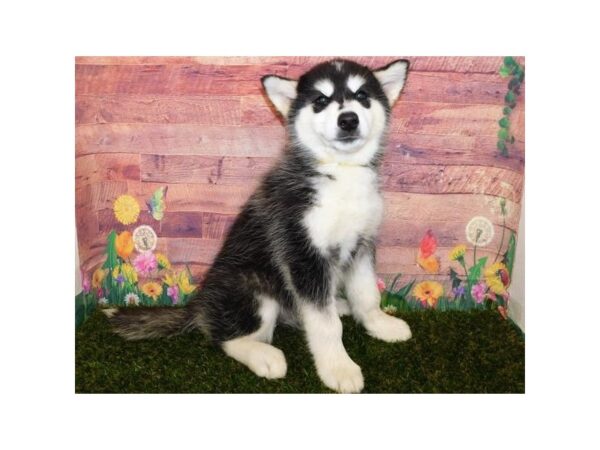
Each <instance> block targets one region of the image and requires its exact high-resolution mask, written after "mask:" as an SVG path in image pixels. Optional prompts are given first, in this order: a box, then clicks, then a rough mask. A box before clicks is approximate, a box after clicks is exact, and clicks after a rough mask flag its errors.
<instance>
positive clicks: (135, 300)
mask: <svg viewBox="0 0 600 450" xmlns="http://www.w3.org/2000/svg"><path fill="white" fill-rule="evenodd" d="M124 300H125V304H126V305H136V306H138V305H139V304H140V297H138V295H137V294H135V293H133V292H130V293H129V294H127V295H126V296H125V298H124Z"/></svg>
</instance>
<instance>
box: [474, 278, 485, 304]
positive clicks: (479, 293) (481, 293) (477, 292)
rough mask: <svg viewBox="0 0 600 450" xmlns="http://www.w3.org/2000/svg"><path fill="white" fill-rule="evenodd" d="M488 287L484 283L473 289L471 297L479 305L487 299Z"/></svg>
mask: <svg viewBox="0 0 600 450" xmlns="http://www.w3.org/2000/svg"><path fill="white" fill-rule="evenodd" d="M485 290H486V286H485V283H484V282H479V283H477V284H476V285H475V286H473V287H472V288H471V295H472V296H473V298H474V299H475V301H476V302H477V303H481V302H483V299H484V298H485Z"/></svg>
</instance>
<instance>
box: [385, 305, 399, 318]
mask: <svg viewBox="0 0 600 450" xmlns="http://www.w3.org/2000/svg"><path fill="white" fill-rule="evenodd" d="M382 310H383V312H384V313H386V314H389V315H390V316H393V315H395V314H396V313H397V312H398V308H396V307H395V306H394V305H387V306H384V307H383V309H382Z"/></svg>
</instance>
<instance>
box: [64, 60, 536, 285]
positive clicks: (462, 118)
mask: <svg viewBox="0 0 600 450" xmlns="http://www.w3.org/2000/svg"><path fill="white" fill-rule="evenodd" d="M397 58H398V57H359V58H353V59H356V60H358V61H359V62H362V63H363V64H367V65H370V66H371V67H378V66H383V65H385V64H387V63H389V62H390V61H392V60H394V59H397ZM327 59H329V58H328V57H158V58H149V57H131V58H129V57H127V58H125V57H85V56H81V57H77V58H76V68H75V75H76V104H75V120H76V173H75V176H76V192H75V206H76V223H77V230H78V240H79V252H80V257H81V264H82V267H83V268H84V269H85V270H88V271H89V270H92V269H93V268H94V267H95V266H96V265H98V264H100V263H101V262H102V259H103V252H104V247H105V245H106V234H107V233H108V232H109V231H110V230H112V229H115V230H117V231H122V230H123V229H130V228H131V227H125V226H123V225H121V224H120V223H118V222H117V221H116V219H115V218H114V215H113V212H112V204H113V202H114V200H115V199H116V198H117V197H118V196H119V195H121V194H125V193H128V194H130V195H133V196H134V197H135V198H136V199H137V200H138V202H139V203H140V206H141V207H142V212H141V214H140V218H139V220H138V222H137V223H136V225H139V224H148V225H151V226H152V227H153V228H154V229H155V230H156V231H157V233H158V235H159V244H158V245H159V247H158V248H159V250H160V251H162V252H165V253H166V254H167V255H168V256H169V258H170V259H171V261H172V262H173V263H174V264H175V265H176V266H177V267H183V265H188V266H189V267H190V270H192V273H194V274H195V275H196V276H201V275H202V274H203V273H205V271H206V270H207V268H208V267H209V265H210V263H211V261H212V259H213V258H214V256H215V255H216V253H217V252H218V250H219V248H220V245H221V242H222V239H223V237H224V235H225V234H226V233H227V231H228V229H229V228H230V227H231V225H232V223H233V221H234V220H235V217H236V214H237V213H238V212H239V210H240V208H241V207H242V205H243V204H244V202H245V201H246V200H247V198H248V197H249V196H250V195H251V194H252V192H253V190H254V188H255V186H256V185H257V184H258V182H259V180H260V177H261V176H262V174H264V173H265V172H266V171H267V170H268V169H269V167H271V166H272V165H273V164H274V163H275V161H276V159H277V158H278V157H279V156H280V155H281V152H282V148H283V145H284V142H285V129H284V127H283V123H282V119H281V117H279V116H278V115H277V114H276V113H275V111H274V110H273V108H272V106H271V105H270V104H269V102H268V100H267V99H266V97H265V95H264V93H263V92H262V88H261V84H260V77H261V76H263V75H265V74H268V73H273V74H277V75H281V76H287V77H297V76H299V75H300V74H301V73H303V72H304V71H305V70H307V69H308V68H309V67H310V66H312V65H313V64H315V63H318V62H321V61H324V60H327ZM408 59H409V60H410V61H411V71H410V73H409V76H408V80H407V83H406V86H405V89H404V91H403V93H402V96H401V98H400V102H399V103H398V104H397V105H396V106H395V107H394V109H393V116H392V120H391V129H390V133H389V138H388V143H387V148H386V153H385V157H384V162H383V166H382V189H383V191H384V200H385V208H386V216H385V220H384V222H383V224H382V227H381V231H380V235H379V237H378V265H377V268H378V271H379V272H380V273H382V274H395V273H398V272H402V273H403V274H404V275H403V277H402V279H403V280H404V279H406V280H408V278H407V277H412V278H415V279H417V280H422V279H435V280H438V281H440V282H443V283H444V284H445V285H446V286H447V285H448V280H447V271H448V269H449V268H450V267H454V268H455V269H456V270H458V269H459V267H456V263H451V262H450V261H449V260H448V258H447V255H448V252H449V250H450V249H451V248H452V247H453V246H454V245H456V244H459V243H467V242H466V241H465V236H464V234H465V226H466V223H467V222H468V221H469V220H470V218H471V217H473V216H475V215H483V216H486V217H488V218H489V219H490V220H491V221H492V223H494V225H495V231H496V234H495V236H494V239H493V240H492V242H491V243H490V244H489V246H488V247H486V248H485V249H479V250H478V254H479V255H481V256H488V257H489V258H491V259H493V258H494V257H495V255H496V253H497V249H498V246H499V245H500V240H501V236H500V232H501V229H502V225H503V219H502V216H501V215H500V206H499V200H500V198H506V200H507V203H506V204H507V206H506V207H507V211H508V215H507V217H506V219H505V220H506V230H507V231H516V230H517V229H518V222H519V214H520V203H521V197H522V193H523V170H524V162H525V145H524V140H525V128H524V121H525V114H524V98H525V86H523V88H522V95H521V97H520V98H519V101H518V103H517V106H516V108H515V109H514V111H513V113H512V115H511V133H512V134H513V135H514V136H515V139H516V141H515V143H514V144H513V145H511V146H510V147H509V157H508V158H505V157H501V156H499V155H498V152H497V150H496V141H497V137H496V135H497V132H498V120H499V119H500V118H501V117H502V108H503V106H504V102H503V98H504V95H505V93H506V90H507V88H506V85H507V83H508V80H507V79H502V78H501V77H500V76H499V75H498V74H497V71H498V68H499V67H500V65H501V64H502V58H501V57H484V58H481V57H408ZM518 60H519V61H520V62H521V63H523V62H524V61H523V59H522V58H518ZM161 186H168V187H169V189H168V194H167V212H166V214H165V218H164V219H163V221H161V222H157V221H156V220H154V219H153V218H152V217H151V215H150V213H149V212H148V211H147V210H146V209H147V208H146V206H145V202H146V201H147V200H148V199H149V198H150V196H151V195H152V193H153V192H154V190H156V189H157V188H159V187H161ZM428 229H432V230H433V232H434V233H435V235H436V237H437V239H438V243H439V246H440V247H439V249H438V252H437V254H438V256H439V257H440V259H441V262H442V269H441V272H440V274H434V275H431V274H425V273H423V271H422V269H420V268H419V267H418V266H417V265H416V262H415V256H416V248H417V246H418V243H419V241H420V239H421V238H422V237H423V235H424V233H425V232H426V231H427V230H428ZM506 245H507V236H506V237H505V239H504V242H503V245H502V250H503V249H504V248H506ZM470 251H471V250H470Z"/></svg>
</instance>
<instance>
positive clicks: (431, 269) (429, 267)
mask: <svg viewBox="0 0 600 450" xmlns="http://www.w3.org/2000/svg"><path fill="white" fill-rule="evenodd" d="M417 264H418V265H419V266H420V267H421V268H422V269H423V270H424V271H425V272H427V273H432V274H433V273H439V272H440V258H438V257H437V256H435V255H431V256H429V257H427V258H422V257H421V255H418V256H417Z"/></svg>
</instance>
